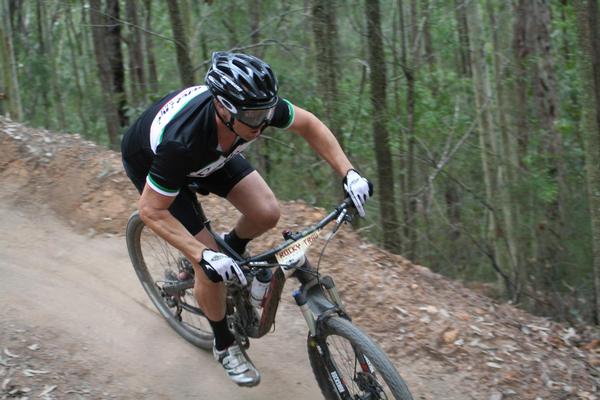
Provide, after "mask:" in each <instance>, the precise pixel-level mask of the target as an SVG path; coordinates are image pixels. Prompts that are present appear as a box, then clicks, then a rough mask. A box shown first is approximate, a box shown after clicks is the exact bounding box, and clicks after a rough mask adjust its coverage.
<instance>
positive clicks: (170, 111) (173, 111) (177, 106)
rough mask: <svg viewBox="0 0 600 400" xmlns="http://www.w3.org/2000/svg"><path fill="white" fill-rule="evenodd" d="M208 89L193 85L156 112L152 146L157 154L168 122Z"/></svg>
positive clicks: (151, 131) (152, 126) (151, 132)
mask: <svg viewBox="0 0 600 400" xmlns="http://www.w3.org/2000/svg"><path fill="white" fill-rule="evenodd" d="M207 90H208V87H206V86H192V87H189V88H187V89H184V90H182V91H181V92H180V93H179V94H178V95H177V96H175V97H173V98H172V99H171V100H169V101H168V102H167V104H165V105H164V106H163V107H162V108H161V109H160V111H159V112H158V114H156V116H155V117H154V120H152V125H151V126H150V147H151V148H152V152H153V153H154V154H156V148H157V147H158V145H159V144H160V142H161V140H162V134H163V132H164V130H165V127H166V126H167V124H168V123H169V122H171V120H172V119H173V118H175V116H176V115H177V113H178V112H179V111H181V110H182V109H183V107H185V106H186V105H187V104H188V103H189V102H190V100H192V99H193V98H194V97H196V96H199V95H201V94H202V93H204V92H206V91H207Z"/></svg>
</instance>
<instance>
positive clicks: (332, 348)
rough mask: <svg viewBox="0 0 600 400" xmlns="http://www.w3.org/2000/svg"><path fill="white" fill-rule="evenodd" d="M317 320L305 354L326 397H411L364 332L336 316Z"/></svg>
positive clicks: (403, 399)
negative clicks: (317, 327)
mask: <svg viewBox="0 0 600 400" xmlns="http://www.w3.org/2000/svg"><path fill="white" fill-rule="evenodd" d="M320 324H321V326H320V327H319V328H320V329H318V331H319V337H316V338H315V337H311V336H309V337H308V358H309V360H310V365H311V367H312V369H313V372H314V374H315V378H316V379H317V382H318V384H319V387H320V389H321V392H322V393H323V396H324V397H325V398H326V399H327V400H340V399H352V400H354V399H369V400H375V399H396V400H412V398H413V397H412V395H411V394H410V391H409V390H408V387H407V386H406V383H404V380H402V378H401V377H400V375H399V374H398V371H396V368H395V367H394V365H393V364H392V362H391V361H390V360H389V358H388V357H387V356H386V355H385V353H384V352H383V351H382V350H381V349H380V348H379V347H378V346H377V345H376V344H375V343H374V342H373V341H372V340H371V338H369V337H368V336H367V335H366V334H365V333H363V332H362V331H361V330H360V329H358V328H357V327H356V326H354V325H352V323H351V322H350V321H348V320H346V319H343V318H340V317H331V318H328V319H325V320H323V321H320Z"/></svg>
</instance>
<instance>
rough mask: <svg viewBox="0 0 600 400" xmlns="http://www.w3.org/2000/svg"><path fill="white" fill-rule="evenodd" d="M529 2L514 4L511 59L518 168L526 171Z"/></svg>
mask: <svg viewBox="0 0 600 400" xmlns="http://www.w3.org/2000/svg"><path fill="white" fill-rule="evenodd" d="M529 3H530V0H518V2H517V3H516V4H515V11H514V13H515V20H514V25H513V58H514V82H515V89H516V90H515V98H514V101H513V104H514V112H513V115H514V116H515V129H516V132H515V136H516V138H517V143H518V160H519V167H521V168H524V169H526V166H525V165H524V162H523V161H524V160H525V157H526V155H527V149H528V147H529V123H528V118H529V112H528V104H527V90H528V81H529V79H528V76H527V60H528V58H529V56H530V54H531V45H530V40H529V36H530V34H529V32H528V31H529V29H528V26H529V25H530V24H531V21H529V18H530V17H529V15H530V13H529Z"/></svg>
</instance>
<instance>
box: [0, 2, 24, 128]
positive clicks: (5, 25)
mask: <svg viewBox="0 0 600 400" xmlns="http://www.w3.org/2000/svg"><path fill="white" fill-rule="evenodd" d="M0 1H1V2H2V4H1V7H2V9H1V10H0V12H1V13H2V16H1V17H2V25H0V61H2V63H1V64H2V77H3V80H2V81H3V85H2V86H3V87H4V93H2V94H1V95H0V101H2V102H5V103H6V104H7V106H6V107H5V108H6V109H7V110H8V114H9V116H10V118H11V119H13V120H15V121H21V120H22V119H23V108H22V106H21V94H20V92H19V79H18V77H17V62H16V60H15V51H14V48H13V40H12V29H11V24H10V17H9V11H8V10H9V7H8V0H0Z"/></svg>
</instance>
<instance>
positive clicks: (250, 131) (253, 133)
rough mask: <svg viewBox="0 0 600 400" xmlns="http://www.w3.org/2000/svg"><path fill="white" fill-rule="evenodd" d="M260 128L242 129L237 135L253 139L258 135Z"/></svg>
mask: <svg viewBox="0 0 600 400" xmlns="http://www.w3.org/2000/svg"><path fill="white" fill-rule="evenodd" d="M260 132H261V130H260V128H259V129H244V131H243V132H238V133H237V134H238V136H240V137H241V138H242V139H244V140H247V141H250V140H254V139H256V138H257V137H259V136H260Z"/></svg>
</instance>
